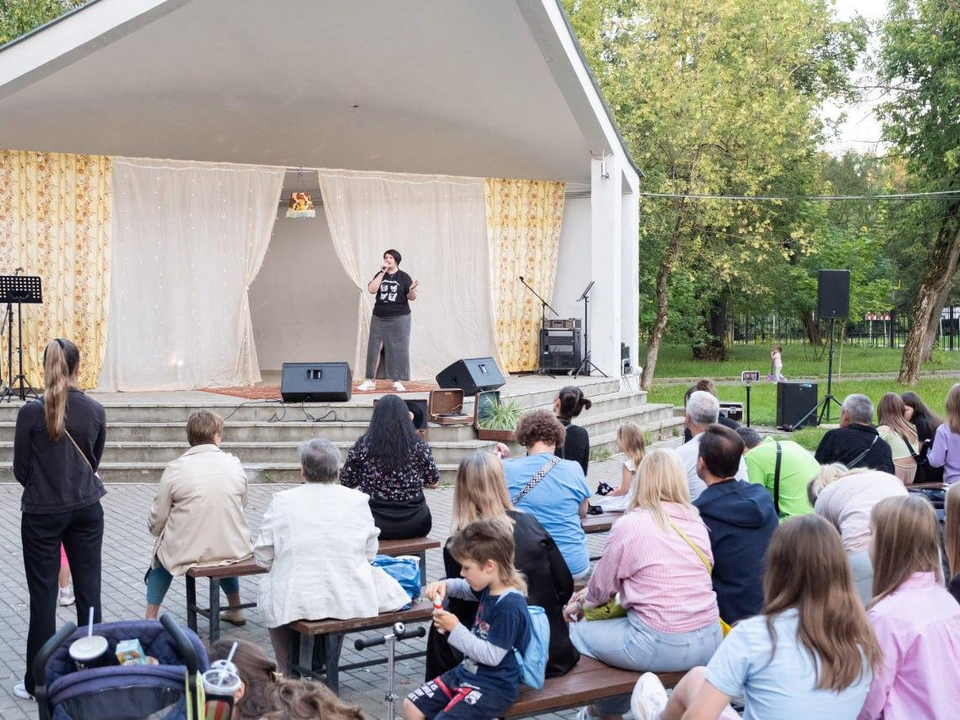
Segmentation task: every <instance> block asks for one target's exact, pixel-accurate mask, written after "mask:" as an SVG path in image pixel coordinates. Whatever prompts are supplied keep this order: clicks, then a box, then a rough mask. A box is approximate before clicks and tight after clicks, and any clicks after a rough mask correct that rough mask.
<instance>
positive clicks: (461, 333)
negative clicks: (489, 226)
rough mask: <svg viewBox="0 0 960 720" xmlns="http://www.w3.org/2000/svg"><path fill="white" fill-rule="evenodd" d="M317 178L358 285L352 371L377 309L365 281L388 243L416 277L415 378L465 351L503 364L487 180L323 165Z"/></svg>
mask: <svg viewBox="0 0 960 720" xmlns="http://www.w3.org/2000/svg"><path fill="white" fill-rule="evenodd" d="M319 176H320V189H321V193H322V196H323V207H324V212H325V213H326V216H327V223H328V225H329V227H330V235H331V237H332V239H333V245H334V249H335V250H336V253H337V256H338V257H339V258H340V262H341V263H342V264H343V267H344V269H345V270H346V272H347V274H348V275H349V276H350V278H351V279H352V280H353V282H354V283H355V284H356V286H357V322H358V325H359V327H360V332H359V334H358V337H357V351H356V355H355V357H354V359H353V372H354V375H355V376H356V377H361V376H362V375H363V372H364V364H365V363H364V357H365V354H366V345H367V335H368V332H369V328H370V314H371V311H372V309H373V302H374V296H373V295H371V294H370V293H369V292H367V284H368V283H369V282H370V280H371V279H372V278H373V276H374V275H375V274H376V273H377V271H379V269H380V266H381V264H382V258H383V253H384V251H385V250H387V249H389V248H395V249H396V250H398V251H399V252H400V254H401V255H402V256H403V261H402V263H401V265H400V268H401V269H402V270H404V271H405V272H406V273H407V274H408V275H410V277H411V278H413V279H414V280H418V281H419V283H420V285H419V287H418V288H417V290H416V293H417V299H416V301H415V302H413V303H411V306H410V307H411V310H412V311H413V318H412V329H411V339H410V372H411V377H412V378H413V379H428V378H432V377H434V376H435V375H436V374H437V373H438V372H439V371H440V370H442V369H443V368H444V367H446V366H447V365H449V364H450V363H452V362H453V361H455V360H457V359H459V358H463V357H478V356H479V357H485V356H493V357H494V358H495V359H496V360H497V362H498V364H500V365H501V367H502V363H501V361H500V357H499V351H498V349H497V342H496V336H495V334H494V315H493V296H492V291H491V282H490V252H489V246H488V243H487V230H486V219H485V210H484V185H483V180H481V179H473V178H458V177H447V176H429V175H407V174H397V173H377V172H357V171H348V170H320V172H319Z"/></svg>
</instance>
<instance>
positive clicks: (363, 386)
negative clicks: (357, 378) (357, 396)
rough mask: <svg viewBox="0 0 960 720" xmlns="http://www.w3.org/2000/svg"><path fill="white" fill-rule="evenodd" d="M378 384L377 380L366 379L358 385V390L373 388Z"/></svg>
mask: <svg viewBox="0 0 960 720" xmlns="http://www.w3.org/2000/svg"><path fill="white" fill-rule="evenodd" d="M376 386H377V383H376V381H374V380H364V381H363V382H362V383H360V384H359V385H357V390H359V391H360V392H364V391H366V390H373V389H374V388H375V387H376Z"/></svg>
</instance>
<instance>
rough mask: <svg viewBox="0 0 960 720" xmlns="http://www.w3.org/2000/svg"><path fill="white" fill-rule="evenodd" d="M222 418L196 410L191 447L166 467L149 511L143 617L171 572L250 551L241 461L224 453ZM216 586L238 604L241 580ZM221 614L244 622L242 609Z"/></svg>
mask: <svg viewBox="0 0 960 720" xmlns="http://www.w3.org/2000/svg"><path fill="white" fill-rule="evenodd" d="M222 434H223V420H222V419H221V418H220V416H219V415H216V414H215V413H212V412H208V411H206V410H201V411H199V412H196V413H194V414H193V415H191V416H190V419H189V420H187V439H188V440H189V442H190V449H189V450H187V451H186V452H185V453H184V454H183V455H181V456H180V457H179V458H177V459H176V460H174V461H173V462H171V463H170V464H169V465H167V467H166V469H165V470H164V471H163V477H162V478H160V485H159V487H158V488H157V496H156V498H154V501H153V508H152V509H151V510H150V519H149V526H150V532H151V534H153V535H155V536H156V538H157V543H156V545H155V546H154V549H153V558H152V560H151V564H150V572H149V574H148V576H147V619H148V620H152V619H155V618H156V617H157V613H158V612H159V611H160V603H161V602H162V601H163V597H164V595H166V594H167V590H168V589H169V587H170V582H171V581H172V580H173V578H174V576H179V575H184V574H186V572H187V570H189V569H190V568H194V567H216V566H218V565H229V564H230V563H235V562H237V561H239V560H246V559H247V558H249V557H251V556H252V555H253V546H252V545H251V543H250V528H249V527H248V526H247V521H246V519H245V518H244V517H243V508H244V506H245V505H246V504H247V476H246V474H245V473H244V472H243V466H242V465H241V464H240V460H239V459H237V458H236V457H235V456H233V455H230V454H229V453H225V452H223V451H222V450H221V449H220V447H219V445H220V438H221V436H222ZM220 586H221V587H222V588H223V590H224V592H225V593H226V595H227V600H228V601H229V604H230V607H235V606H237V605H240V581H239V579H238V578H235V577H230V578H223V580H221V583H220ZM221 617H222V618H223V619H224V620H226V621H227V622H230V623H233V624H234V625H243V624H245V623H246V619H245V618H244V615H243V610H239V609H237V610H227V611H226V612H224V613H223V614H222V615H221Z"/></svg>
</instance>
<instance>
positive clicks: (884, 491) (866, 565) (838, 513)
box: [807, 463, 907, 604]
mask: <svg viewBox="0 0 960 720" xmlns="http://www.w3.org/2000/svg"><path fill="white" fill-rule="evenodd" d="M807 492H808V493H809V495H810V502H811V503H812V504H813V507H814V510H815V511H816V513H817V515H819V516H820V517H823V518H826V519H827V520H829V521H830V522H831V523H832V524H833V526H834V527H835V528H837V530H839V531H840V537H841V539H842V540H843V549H844V550H845V551H846V553H847V556H848V557H849V558H850V569H851V570H852V571H853V582H854V584H855V585H856V587H857V592H858V593H860V599H861V600H863V602H864V604H866V603H868V602H870V598H872V597H873V564H872V563H871V562H870V553H869V552H868V547H869V544H870V533H871V530H870V513H871V512H873V506H874V505H876V504H877V503H878V502H880V501H881V500H884V499H886V498H889V497H904V496H905V495H906V494H907V489H906V488H905V487H904V486H903V483H902V482H900V479H899V478H897V476H896V475H891V474H890V473H885V472H880V471H879V470H866V469H864V468H856V469H854V470H848V469H847V468H846V467H845V466H844V465H841V464H839V463H833V464H832V465H824V466H823V467H821V468H820V473H819V474H818V475H817V476H816V477H815V478H814V479H813V480H811V481H810V484H809V485H808V486H807Z"/></svg>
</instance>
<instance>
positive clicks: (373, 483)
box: [340, 395, 440, 540]
mask: <svg viewBox="0 0 960 720" xmlns="http://www.w3.org/2000/svg"><path fill="white" fill-rule="evenodd" d="M439 481H440V471H439V470H438V469H437V465H436V463H435V462H434V461H433V453H432V452H431V451H430V446H429V445H428V444H427V443H426V441H425V440H423V439H422V438H421V437H420V436H419V435H417V431H416V428H414V426H413V413H411V412H410V410H409V408H407V404H406V403H405V402H404V401H403V399H402V398H401V397H400V396H399V395H384V396H383V397H382V398H380V400H379V401H378V402H377V404H376V405H374V407H373V416H372V417H371V418H370V427H369V428H367V432H365V433H364V434H363V436H362V437H361V438H360V439H359V440H357V442H356V443H354V445H353V447H352V448H350V452H349V453H348V454H347V460H346V462H345V463H344V464H343V470H341V471H340V484H341V485H343V486H344V487H346V488H355V489H357V490H359V491H360V492H362V493H364V494H365V495H368V496H369V497H370V511H371V512H372V513H373V521H374V522H375V523H376V525H377V527H378V528H380V539H381V540H405V539H408V538H415V537H424V536H426V535H427V534H428V533H429V532H430V528H431V527H433V518H432V517H431V515H430V508H429V507H428V506H427V499H426V498H425V497H424V495H423V488H425V487H428V486H432V485H436V484H437V483H438V482H439Z"/></svg>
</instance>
